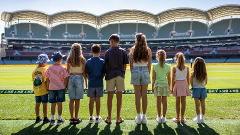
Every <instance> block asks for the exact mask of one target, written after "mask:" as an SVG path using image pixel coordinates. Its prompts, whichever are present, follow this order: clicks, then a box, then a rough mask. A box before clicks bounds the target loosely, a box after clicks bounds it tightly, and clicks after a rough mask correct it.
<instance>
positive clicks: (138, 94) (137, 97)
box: [133, 85, 142, 113]
mask: <svg viewBox="0 0 240 135" xmlns="http://www.w3.org/2000/svg"><path fill="white" fill-rule="evenodd" d="M133 87H134V90H135V106H136V110H137V113H141V111H140V108H141V107H140V98H141V95H142V94H141V86H140V85H133Z"/></svg>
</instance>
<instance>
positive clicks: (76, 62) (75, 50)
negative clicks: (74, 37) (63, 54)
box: [67, 43, 83, 67]
mask: <svg viewBox="0 0 240 135" xmlns="http://www.w3.org/2000/svg"><path fill="white" fill-rule="evenodd" d="M82 58H83V55H82V47H81V45H80V44H77V43H74V44H73V45H72V47H71V50H70V54H69V56H68V58H67V63H70V64H71V66H73V67H75V66H77V67H78V66H80V63H81V59H82Z"/></svg>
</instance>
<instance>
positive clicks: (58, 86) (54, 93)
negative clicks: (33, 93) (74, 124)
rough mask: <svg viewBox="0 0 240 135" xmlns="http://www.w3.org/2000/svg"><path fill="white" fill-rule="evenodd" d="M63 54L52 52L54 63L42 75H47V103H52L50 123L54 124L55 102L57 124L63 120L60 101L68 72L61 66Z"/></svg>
mask: <svg viewBox="0 0 240 135" xmlns="http://www.w3.org/2000/svg"><path fill="white" fill-rule="evenodd" d="M63 57H64V55H62V54H61V52H54V53H53V59H52V60H53V61H55V64H53V65H52V66H50V67H49V68H48V69H47V71H46V72H45V74H44V76H45V77H47V89H48V90H49V103H52V106H51V113H52V118H51V123H50V124H51V125H54V124H55V110H56V103H57V105H58V122H57V125H61V124H63V123H64V122H65V120H64V119H62V102H65V88H67V82H68V76H69V74H68V72H67V69H66V68H65V67H63V66H62V65H61V64H62V61H63V59H62V58H63Z"/></svg>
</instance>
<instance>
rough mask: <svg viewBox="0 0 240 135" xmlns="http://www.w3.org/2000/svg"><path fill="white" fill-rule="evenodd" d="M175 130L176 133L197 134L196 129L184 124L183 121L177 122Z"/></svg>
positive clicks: (181, 134)
mask: <svg viewBox="0 0 240 135" xmlns="http://www.w3.org/2000/svg"><path fill="white" fill-rule="evenodd" d="M177 124H178V126H177V128H176V132H177V134H178V135H198V132H197V130H196V129H194V128H192V127H190V126H188V125H186V124H185V123H181V124H180V123H177Z"/></svg>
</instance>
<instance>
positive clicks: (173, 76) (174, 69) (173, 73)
mask: <svg viewBox="0 0 240 135" xmlns="http://www.w3.org/2000/svg"><path fill="white" fill-rule="evenodd" d="M175 73H176V68H175V67H173V68H172V91H171V94H172V93H173V88H174V85H175Z"/></svg>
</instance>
